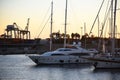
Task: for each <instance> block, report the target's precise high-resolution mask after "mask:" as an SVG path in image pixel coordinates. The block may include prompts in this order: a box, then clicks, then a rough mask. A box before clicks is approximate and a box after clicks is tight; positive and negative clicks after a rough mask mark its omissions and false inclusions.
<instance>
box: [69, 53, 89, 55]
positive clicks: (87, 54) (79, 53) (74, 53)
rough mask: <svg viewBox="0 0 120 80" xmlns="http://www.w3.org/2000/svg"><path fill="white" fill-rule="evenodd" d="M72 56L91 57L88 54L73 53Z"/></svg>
mask: <svg viewBox="0 0 120 80" xmlns="http://www.w3.org/2000/svg"><path fill="white" fill-rule="evenodd" d="M70 55H73V56H89V54H88V53H72V54H70Z"/></svg>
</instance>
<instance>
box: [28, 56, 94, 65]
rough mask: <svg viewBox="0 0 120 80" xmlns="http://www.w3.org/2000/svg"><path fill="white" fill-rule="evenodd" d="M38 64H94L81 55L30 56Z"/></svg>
mask: <svg viewBox="0 0 120 80" xmlns="http://www.w3.org/2000/svg"><path fill="white" fill-rule="evenodd" d="M29 58H30V59H31V60H32V61H33V62H35V63H36V64H37V65H40V64H93V63H91V61H88V60H85V59H82V58H80V57H79V56H29Z"/></svg>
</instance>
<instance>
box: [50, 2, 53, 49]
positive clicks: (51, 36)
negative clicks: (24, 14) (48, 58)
mask: <svg viewBox="0 0 120 80" xmlns="http://www.w3.org/2000/svg"><path fill="white" fill-rule="evenodd" d="M52 27H53V1H52V2H51V27H50V51H51V50H52Z"/></svg>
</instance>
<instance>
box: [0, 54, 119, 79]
mask: <svg viewBox="0 0 120 80" xmlns="http://www.w3.org/2000/svg"><path fill="white" fill-rule="evenodd" d="M119 79H120V69H116V70H112V69H102V70H101V69H94V67H92V66H83V65H39V66H37V65H36V64H35V63H34V62H32V61H31V60H30V59H29V58H28V57H27V56H24V55H7V56H2V55H0V80H119Z"/></svg>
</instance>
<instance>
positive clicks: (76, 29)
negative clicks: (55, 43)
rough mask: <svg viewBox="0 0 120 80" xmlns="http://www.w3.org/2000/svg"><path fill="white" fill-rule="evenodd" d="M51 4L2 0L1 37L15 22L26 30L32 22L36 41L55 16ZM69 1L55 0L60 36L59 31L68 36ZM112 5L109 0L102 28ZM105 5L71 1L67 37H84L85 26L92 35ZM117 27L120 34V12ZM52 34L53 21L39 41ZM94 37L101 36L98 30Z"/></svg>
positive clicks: (39, 0)
mask: <svg viewBox="0 0 120 80" xmlns="http://www.w3.org/2000/svg"><path fill="white" fill-rule="evenodd" d="M51 1H52V0H0V34H2V33H4V29H5V28H6V26H7V25H12V24H13V22H16V23H17V24H18V25H19V26H20V27H21V28H22V29H24V28H25V26H26V24H27V18H30V24H29V30H30V31H31V36H32V38H36V37H37V36H38V35H39V33H40V32H41V30H42V28H43V27H44V25H45V23H46V22H47V19H48V18H49V16H50V14H51V12H50V11H51V10H50V6H51ZM65 1H66V0H53V4H54V5H53V6H54V10H53V32H58V31H59V30H60V32H61V33H63V32H64V16H65ZM108 1H109V2H110V1H111V0H105V4H104V7H103V9H102V13H101V14H100V26H101V24H102V22H103V16H104V15H105V9H106V6H107V2H108ZM101 3H102V0H68V18H67V20H68V21H67V33H69V34H71V33H79V34H81V27H84V23H86V32H87V33H89V31H90V28H91V26H92V24H93V21H94V19H95V17H96V15H97V12H98V10H99V8H100V5H101ZM117 8H120V0H118V5H117ZM95 26H97V23H96V24H95ZM117 27H118V32H120V28H119V27H120V10H117ZM106 29H108V28H106ZM83 32H84V31H83ZM49 34H50V20H49V21H48V23H47V24H46V26H45V28H44V30H43V31H42V33H41V34H40V36H39V38H47V37H49ZM93 34H94V35H96V36H97V27H95V28H94V29H93ZM106 34H108V32H107V33H106Z"/></svg>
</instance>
